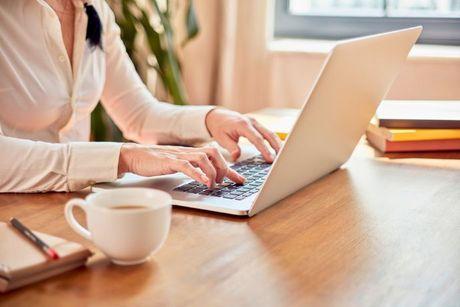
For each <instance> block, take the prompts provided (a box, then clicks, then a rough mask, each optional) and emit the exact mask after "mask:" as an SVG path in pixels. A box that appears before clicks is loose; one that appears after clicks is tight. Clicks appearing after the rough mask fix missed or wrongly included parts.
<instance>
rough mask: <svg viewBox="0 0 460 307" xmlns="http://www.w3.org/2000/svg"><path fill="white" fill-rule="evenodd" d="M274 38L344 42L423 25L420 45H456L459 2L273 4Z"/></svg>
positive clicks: (286, 0) (290, 0)
mask: <svg viewBox="0 0 460 307" xmlns="http://www.w3.org/2000/svg"><path fill="white" fill-rule="evenodd" d="M275 4H276V5H275V37H298V38H315V39H344V38H350V37H356V36H362V35H368V34H375V33H379V32H384V31H391V30H396V29H401V28H405V27H411V26H417V25H423V27H424V31H423V34H422V36H421V37H420V39H419V42H421V43H427V44H446V45H460V0H276V2H275Z"/></svg>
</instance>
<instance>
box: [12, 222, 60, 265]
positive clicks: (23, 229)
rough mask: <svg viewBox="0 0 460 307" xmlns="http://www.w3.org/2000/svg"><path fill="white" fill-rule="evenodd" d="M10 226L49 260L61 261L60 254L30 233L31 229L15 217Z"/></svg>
mask: <svg viewBox="0 0 460 307" xmlns="http://www.w3.org/2000/svg"><path fill="white" fill-rule="evenodd" d="M10 224H11V226H13V227H14V228H16V229H17V230H18V231H19V233H20V234H22V235H23V236H24V237H26V238H27V239H28V240H29V241H30V242H32V243H33V244H34V245H35V246H36V247H38V248H39V249H40V250H41V251H42V252H43V253H45V254H46V255H47V256H48V257H49V258H51V259H53V260H56V259H59V255H58V253H57V252H56V251H55V250H54V249H53V248H51V247H49V246H48V244H46V243H45V242H43V241H42V240H40V238H39V237H37V236H36V235H34V233H33V232H32V231H30V229H28V228H27V227H26V226H24V225H23V224H22V223H21V222H19V220H18V219H16V218H14V217H13V218H11V219H10Z"/></svg>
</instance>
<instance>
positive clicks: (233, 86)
mask: <svg viewBox="0 0 460 307" xmlns="http://www.w3.org/2000/svg"><path fill="white" fill-rule="evenodd" d="M269 5H270V1H267V0H251V1H247V0H216V1H209V0H195V6H196V11H197V15H198V20H199V22H200V26H201V30H200V34H199V35H198V37H197V38H196V39H195V40H193V41H191V42H190V43H189V44H188V45H187V46H186V47H185V48H184V50H183V51H182V54H181V57H182V63H183V73H184V79H185V83H186V88H187V91H188V94H189V99H190V101H191V103H193V104H216V105H222V106H225V107H228V108H230V109H234V110H237V111H240V112H247V111H253V110H256V109H260V108H262V107H265V106H266V105H267V103H266V102H267V98H268V97H269V95H270V91H269V84H268V83H269V79H270V78H267V76H268V74H269V73H270V69H269V59H268V57H269V55H268V52H267V47H266V44H267V34H268V33H269V31H268V29H270V26H267V12H269Z"/></svg>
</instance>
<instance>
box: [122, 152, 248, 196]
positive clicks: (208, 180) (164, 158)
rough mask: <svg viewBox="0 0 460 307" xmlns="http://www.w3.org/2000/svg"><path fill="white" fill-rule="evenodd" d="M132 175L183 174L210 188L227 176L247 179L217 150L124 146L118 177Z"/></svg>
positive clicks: (240, 182) (234, 179)
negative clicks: (229, 164)
mask: <svg viewBox="0 0 460 307" xmlns="http://www.w3.org/2000/svg"><path fill="white" fill-rule="evenodd" d="M126 172H132V173H135V174H138V175H141V176H149V177H150V176H158V175H166V174H174V173H177V172H181V173H184V174H185V175H187V176H189V177H190V178H192V179H194V180H196V181H198V182H201V183H203V184H205V185H207V186H208V187H210V188H211V187H213V186H214V184H215V183H216V182H217V183H221V182H222V181H223V180H224V178H225V177H227V178H228V179H230V180H232V181H233V182H235V183H238V184H242V183H244V181H245V178H244V177H243V176H241V175H240V174H238V173H237V172H236V171H234V170H233V169H231V168H229V167H228V166H227V163H226V162H225V160H224V158H223V157H222V155H221V154H220V153H219V151H218V150H217V149H216V148H214V147H201V148H191V147H179V146H146V145H138V144H130V143H127V144H123V145H122V147H121V151H120V159H119V163H118V174H119V175H120V174H123V173H126Z"/></svg>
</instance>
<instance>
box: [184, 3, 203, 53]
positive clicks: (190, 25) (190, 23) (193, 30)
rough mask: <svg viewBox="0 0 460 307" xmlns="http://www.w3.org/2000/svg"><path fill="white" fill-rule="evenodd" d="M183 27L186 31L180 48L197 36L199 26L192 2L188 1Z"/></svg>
mask: <svg viewBox="0 0 460 307" xmlns="http://www.w3.org/2000/svg"><path fill="white" fill-rule="evenodd" d="M185 26H186V29H187V37H186V38H185V39H184V40H183V41H182V44H181V45H182V46H184V45H185V44H187V43H188V42H189V41H190V40H191V39H193V38H194V37H195V36H197V35H198V32H199V31H200V26H199V24H198V19H197V17H196V12H195V6H194V4H193V0H189V1H188V6H187V13H186V16H185Z"/></svg>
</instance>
